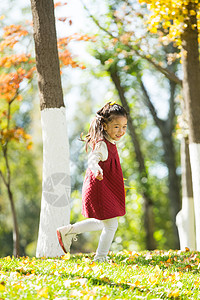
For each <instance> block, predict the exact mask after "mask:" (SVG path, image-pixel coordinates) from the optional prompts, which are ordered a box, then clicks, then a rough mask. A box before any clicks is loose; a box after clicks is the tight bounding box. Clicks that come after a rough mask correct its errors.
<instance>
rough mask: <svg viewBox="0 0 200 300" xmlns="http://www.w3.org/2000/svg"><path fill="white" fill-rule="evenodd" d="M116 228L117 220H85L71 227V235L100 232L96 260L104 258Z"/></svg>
mask: <svg viewBox="0 0 200 300" xmlns="http://www.w3.org/2000/svg"><path fill="white" fill-rule="evenodd" d="M117 227H118V221H117V218H112V219H107V220H97V219H93V218H92V219H87V220H84V221H81V222H77V223H75V224H73V225H72V231H71V232H72V233H76V234H80V233H83V232H88V231H98V230H102V232H101V236H100V239H99V244H98V248H97V251H96V256H95V257H96V258H101V257H106V255H107V254H108V251H109V249H110V246H111V244H112V241H113V238H114V235H115V232H116V230H117Z"/></svg>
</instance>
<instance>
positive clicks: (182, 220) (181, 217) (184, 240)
mask: <svg viewBox="0 0 200 300" xmlns="http://www.w3.org/2000/svg"><path fill="white" fill-rule="evenodd" d="M182 201H183V202H182V209H181V211H179V213H178V214H177V216H176V225H177V227H178V233H179V239H180V249H181V250H183V251H184V250H185V248H186V247H187V248H189V249H190V250H192V251H194V250H196V234H195V216H194V202H193V198H189V197H184V198H183V199H182Z"/></svg>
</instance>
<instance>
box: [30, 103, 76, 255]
mask: <svg viewBox="0 0 200 300" xmlns="http://www.w3.org/2000/svg"><path fill="white" fill-rule="evenodd" d="M41 122H42V136H43V183H42V201H41V213H40V225H39V235H38V243H37V250H36V257H44V256H45V257H57V256H61V255H63V254H64V252H63V251H62V249H61V247H60V245H59V243H58V239H57V234H56V229H57V228H58V227H60V226H63V225H67V224H69V222H70V187H71V184H70V169H69V144H68V136H67V124H66V114H65V108H64V107H61V108H49V109H45V110H43V111H41Z"/></svg>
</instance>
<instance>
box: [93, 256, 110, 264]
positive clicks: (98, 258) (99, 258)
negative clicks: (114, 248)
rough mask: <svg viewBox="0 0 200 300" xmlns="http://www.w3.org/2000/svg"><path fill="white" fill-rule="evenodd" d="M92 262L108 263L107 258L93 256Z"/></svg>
mask: <svg viewBox="0 0 200 300" xmlns="http://www.w3.org/2000/svg"><path fill="white" fill-rule="evenodd" d="M93 261H95V262H99V263H103V262H107V261H108V257H107V256H98V255H97V256H95V257H94V259H93Z"/></svg>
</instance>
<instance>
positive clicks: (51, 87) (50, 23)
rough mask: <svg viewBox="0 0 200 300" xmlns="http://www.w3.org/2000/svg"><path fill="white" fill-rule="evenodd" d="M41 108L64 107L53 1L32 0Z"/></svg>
mask: <svg viewBox="0 0 200 300" xmlns="http://www.w3.org/2000/svg"><path fill="white" fill-rule="evenodd" d="M31 9H32V15H33V29H34V41H35V55H36V67H37V73H38V86H39V92H40V108H41V110H43V109H44V108H50V107H52V108H55V107H57V108H59V107H61V106H64V102H63V92H62V86H61V77H60V67H59V59H58V49H57V36H56V27H55V16H54V3H53V1H52V0H31Z"/></svg>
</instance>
